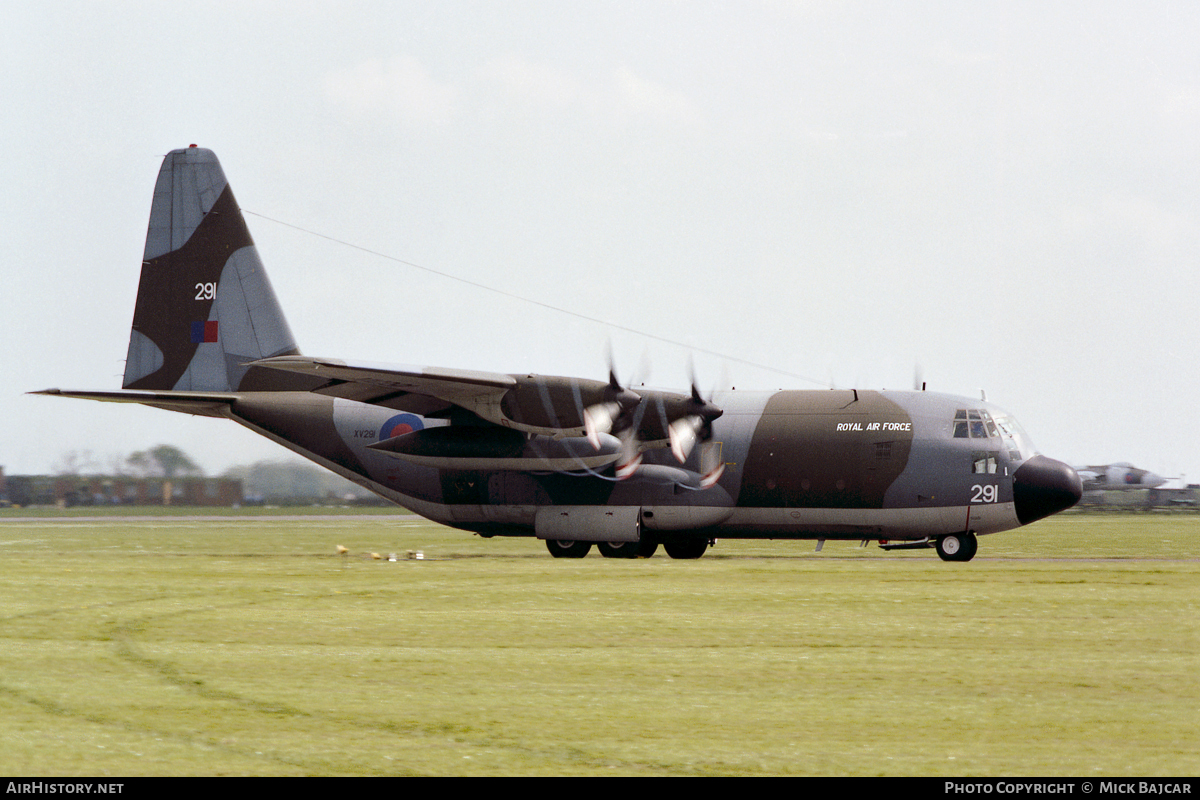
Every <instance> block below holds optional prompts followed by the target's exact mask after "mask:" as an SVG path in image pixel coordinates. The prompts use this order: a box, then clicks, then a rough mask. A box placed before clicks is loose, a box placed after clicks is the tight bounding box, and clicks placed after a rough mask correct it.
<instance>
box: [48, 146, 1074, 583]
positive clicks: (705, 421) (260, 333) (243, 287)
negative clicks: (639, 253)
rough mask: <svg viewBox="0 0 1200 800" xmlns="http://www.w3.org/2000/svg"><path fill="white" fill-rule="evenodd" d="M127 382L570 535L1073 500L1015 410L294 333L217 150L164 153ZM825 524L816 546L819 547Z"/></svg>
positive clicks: (799, 535)
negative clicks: (646, 380)
mask: <svg viewBox="0 0 1200 800" xmlns="http://www.w3.org/2000/svg"><path fill="white" fill-rule="evenodd" d="M122 386H123V388H122V389H121V390H120V391H64V390H59V389H49V390H46V391H45V392H43V393H44V394H52V395H61V396H65V397H78V398H86V399H92V400H105V401H113V402H125V403H142V404H145V405H149V406H155V407H157V408H164V409H169V410H171V411H181V412H185V413H188V414H200V415H205V416H211V417H223V418H227V419H232V420H234V421H235V422H238V423H240V424H242V425H245V426H246V427H248V428H250V429H251V430H253V431H256V432H258V433H260V434H262V435H264V436H266V437H268V438H270V439H272V440H274V441H276V442H278V443H279V444H281V445H283V446H284V447H287V448H289V449H291V450H293V451H295V452H297V453H299V454H301V455H303V456H305V457H307V458H309V459H312V460H313V461H315V462H317V463H318V464H321V465H323V466H325V467H328V468H329V469H331V470H333V471H334V472H336V473H338V474H339V475H342V476H344V477H346V478H348V479H350V480H351V481H354V482H355V483H357V484H359V485H361V486H364V487H366V488H368V489H370V490H371V491H373V492H376V493H378V494H380V495H382V496H383V497H385V498H387V499H388V500H391V501H393V502H395V503H397V504H399V505H401V506H404V507H406V508H408V509H411V510H412V511H415V512H417V513H418V514H421V515H423V516H425V517H428V518H429V519H431V520H434V521H436V522H439V523H443V524H445V525H450V526H453V527H455V528H460V529H463V530H467V531H473V532H475V533H478V534H481V535H483V536H495V535H505V536H536V537H537V538H539V539H543V540H545V541H546V544H547V547H548V549H549V550H550V552H551V553H552V554H554V555H555V556H559V557H568V558H577V557H582V556H584V555H586V554H587V553H588V552H589V551H590V549H591V547H592V545H593V544H595V545H597V547H598V549H599V550H600V552H601V553H602V554H603V555H604V556H606V557H612V558H625V557H636V556H647V557H648V556H650V555H652V554H653V553H654V552H655V550H656V548H657V547H658V545H659V544H662V545H663V547H664V548H665V550H666V552H667V554H668V555H670V556H671V557H673V558H697V557H699V556H701V555H702V554H703V553H704V552H705V550H706V549H707V547H708V546H709V545H710V544H711V543H712V542H714V541H715V539H716V538H717V537H724V538H758V539H768V538H769V539H809V540H813V539H815V540H818V541H822V542H823V541H824V540H826V539H830V540H853V541H862V542H863V543H864V544H865V543H866V542H868V541H871V540H878V541H879V542H880V544H881V545H883V546H884V547H885V548H889V549H890V548H917V547H933V548H936V550H937V553H938V555H939V556H941V558H942V559H944V560H947V561H969V560H970V559H971V558H972V557H973V556H974V555H975V552H976V547H977V540H976V537H977V536H978V535H982V534H988V533H996V532H998V531H1004V530H1009V529H1012V528H1016V527H1019V526H1021V525H1025V524H1028V523H1030V522H1033V521H1035V520H1038V519H1041V518H1043V517H1046V516H1049V515H1050V514H1054V513H1056V512H1058V511H1061V510H1063V509H1065V508H1069V507H1070V506H1072V505H1074V504H1075V503H1076V502H1078V500H1079V498H1080V493H1081V488H1080V480H1079V476H1078V475H1077V474H1076V473H1075V471H1074V470H1073V469H1072V468H1071V467H1070V466H1068V465H1067V464H1064V463H1062V462H1059V461H1055V460H1053V459H1050V458H1047V457H1046V456H1043V455H1040V454H1038V453H1037V451H1036V450H1034V448H1033V445H1032V444H1031V443H1030V440H1029V438H1028V437H1027V436H1026V435H1025V433H1024V432H1023V431H1022V430H1021V428H1020V427H1019V426H1018V425H1017V423H1016V421H1015V420H1014V419H1013V418H1012V417H1011V416H1010V415H1009V414H1007V413H1005V412H1003V411H1001V410H1000V409H998V408H996V407H994V406H992V405H991V404H989V403H987V402H983V401H979V400H969V399H965V398H961V397H952V396H948V395H942V394H935V393H933V392H924V391H913V392H898V391H860V390H844V391H843V390H832V389H830V390H812V391H777V392H746V391H736V392H735V391H718V392H714V393H713V395H712V396H711V397H710V398H708V399H705V398H704V397H702V396H701V394H700V392H698V391H697V390H696V388H695V386H694V381H693V387H692V390H691V392H690V393H686V394H685V393H678V394H677V393H672V392H664V391H649V390H644V389H641V388H638V389H637V390H635V389H633V388H630V387H625V386H622V385H621V384H620V383H619V381H618V380H617V378H616V376H615V375H614V374H613V373H612V372H611V371H610V374H609V379H608V381H598V380H587V379H582V378H566V377H548V376H542V375H521V374H518V375H510V374H501V373H491V372H476V371H466V370H456V369H441V368H434V367H414V366H392V365H384V364H373V363H362V362H354V361H342V360H335V359H329V358H312V357H308V356H303V355H301V354H300V351H299V350H298V349H297V347H296V342H295V340H294V339H293V337H292V332H291V330H290V329H289V327H288V324H287V321H286V320H285V318H284V315H283V312H282V310H281V309H280V307H279V303H278V301H277V300H276V297H275V293H274V291H273V290H272V288H271V284H270V282H269V280H268V279H267V275H266V272H265V271H264V270H263V266H262V262H261V261H260V259H259V256H258V252H257V249H256V248H255V245H254V242H253V241H252V240H251V238H250V234H249V231H248V230H247V228H246V223H245V220H244V219H243V217H242V213H241V210H240V209H239V207H238V204H237V203H236V201H235V200H234V197H233V194H232V192H231V191H230V188H229V184H228V182H227V181H226V179H225V174H224V172H223V170H222V169H221V166H220V164H219V162H218V161H217V158H216V156H215V155H214V154H213V153H212V152H211V151H209V150H205V149H202V148H198V147H196V146H194V145H193V146H191V147H189V148H185V149H180V150H175V151H173V152H171V153H169V154H168V155H167V156H166V158H165V160H164V162H163V165H162V169H161V170H160V172H159V176H158V182H157V184H156V186H155V189H154V198H153V202H152V205H151V211H150V225H149V230H148V233H147V236H146V250H145V256H144V259H143V261H142V271H141V282H140V285H139V288H138V296H137V302H136V305H135V308H134V315H133V330H132V332H131V334H130V339H129V352H128V358H127V360H126V366H125V376H124V381H123V384H122ZM819 546H820V545H818V547H819Z"/></svg>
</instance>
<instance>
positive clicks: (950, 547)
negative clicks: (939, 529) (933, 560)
mask: <svg viewBox="0 0 1200 800" xmlns="http://www.w3.org/2000/svg"><path fill="white" fill-rule="evenodd" d="M978 549H979V542H978V541H977V540H976V539H975V534H973V533H971V532H970V531H967V532H966V533H951V534H948V535H946V536H942V537H939V538H938V540H937V554H938V556H939V557H940V558H941V559H942V561H970V560H971V559H972V558H974V557H975V551H976V550H978Z"/></svg>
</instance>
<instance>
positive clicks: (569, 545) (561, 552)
mask: <svg viewBox="0 0 1200 800" xmlns="http://www.w3.org/2000/svg"><path fill="white" fill-rule="evenodd" d="M546 549H547V550H549V551H550V555H552V556H554V557H555V558H583V557H584V556H586V555H587V554H588V551H589V550H591V549H592V543H591V542H572V541H568V540H566V539H547V540H546Z"/></svg>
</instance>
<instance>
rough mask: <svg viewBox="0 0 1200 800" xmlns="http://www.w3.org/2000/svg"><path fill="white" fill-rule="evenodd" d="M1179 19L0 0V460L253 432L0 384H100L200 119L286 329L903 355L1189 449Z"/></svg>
mask: <svg viewBox="0 0 1200 800" xmlns="http://www.w3.org/2000/svg"><path fill="white" fill-rule="evenodd" d="M1198 43H1200V4H1196V3H1191V2H1153V1H1151V2H1141V3H1136V4H1135V3H1130V2H1077V3H1053V2H1051V3H1046V2H1030V3H1021V2H1010V1H1006V2H1002V3H961V2H945V3H918V2H912V3H892V2H879V3H873V2H852V1H848V2H833V1H832V0H831V1H830V2H784V1H783V0H777V1H775V2H749V1H747V2H738V3H708V2H648V1H647V0H639V2H631V3H618V2H611V3H609V2H592V3H562V2H503V3H496V2H460V3H455V2H436V3H435V2H429V1H428V0H426V2H417V3H404V2H360V3H354V2H336V3H334V2H329V3H326V2H287V3H283V2H279V3H259V2H252V1H250V0H241V1H240V2H230V3H226V2H207V3H203V4H170V5H168V4H162V3H149V2H147V3H136V2H80V3H54V2H48V3H39V4H32V3H21V4H18V3H6V4H4V5H3V7H2V9H0V98H3V104H4V110H5V113H4V115H3V121H2V122H0V145H2V146H3V153H4V155H3V159H2V160H0V176H2V177H3V186H4V191H3V193H2V195H0V203H2V204H3V205H2V207H0V242H2V243H3V247H2V250H0V253H2V255H3V262H2V266H0V269H2V270H3V275H4V286H3V290H2V292H0V297H2V298H3V299H2V300H0V336H2V342H3V346H2V347H0V376H2V377H0V389H2V390H3V391H2V392H0V404H2V411H3V419H4V420H5V424H4V426H3V430H2V432H0V466H3V467H4V468H5V471H6V472H7V473H8V474H27V473H42V472H47V471H50V470H52V469H53V468H54V467H55V466H56V464H58V463H60V461H61V459H62V458H63V456H64V454H65V453H69V452H72V451H74V452H76V453H89V454H90V456H91V458H92V459H94V460H95V461H96V462H98V463H99V464H100V465H101V466H107V465H108V464H109V463H111V462H112V461H113V460H115V459H120V458H123V457H124V456H125V455H128V454H129V453H130V452H132V451H135V450H140V449H145V448H148V447H152V446H154V445H156V444H159V443H164V442H166V443H171V444H175V445H177V446H179V447H182V448H183V449H184V450H185V451H187V452H188V453H190V454H192V455H193V457H195V458H196V460H197V461H198V462H199V463H200V464H201V465H202V466H203V467H204V468H205V470H206V471H208V472H209V473H210V474H213V473H219V472H220V471H222V470H224V469H225V468H227V467H228V466H230V465H233V464H237V463H246V462H250V461H254V460H258V459H261V458H269V457H282V456H284V455H285V454H286V452H285V451H284V450H283V449H282V448H279V447H278V446H277V445H274V444H272V443H270V442H268V441H266V440H264V439H259V438H258V437H256V436H254V435H253V434H251V433H249V432H248V431H245V430H244V429H242V428H240V427H239V426H237V425H235V424H233V423H225V422H222V421H219V420H211V419H203V418H190V417H187V416H183V415H179V414H171V413H169V412H165V411H159V410H156V409H149V408H143V407H138V406H128V407H126V406H116V405H112V404H102V403H88V402H85V401H72V400H63V399H55V398H47V397H38V396H29V395H25V394H24V392H27V391H30V390H36V389H43V388H47V387H55V386H57V387H62V388H73V389H114V388H118V387H119V386H120V383H121V374H122V372H123V371H124V358H125V352H126V348H127V345H128V340H129V324H130V320H131V319H132V314H133V303H134V297H135V294H136V289H137V279H138V273H139V263H140V260H141V254H142V248H143V244H144V240H145V234H146V222H147V217H148V214H149V210H150V196H151V191H152V189H153V186H154V180H155V178H156V176H157V172H158V168H159V164H160V162H161V158H162V156H163V154H165V153H166V152H167V151H168V150H171V149H173V148H177V147H185V146H187V145H188V144H191V143H197V144H199V145H200V146H202V147H208V148H211V149H213V150H214V151H215V152H216V153H217V155H218V157H219V158H220V159H221V162H222V164H223V166H224V168H225V172H226V175H227V176H228V177H229V180H230V183H231V185H232V186H233V190H234V192H235V193H236V196H237V199H238V201H239V203H240V204H241V206H242V207H243V209H244V210H246V211H247V212H252V213H249V214H248V215H247V220H248V222H249V224H250V228H251V232H252V234H253V235H254V238H255V240H256V241H257V243H258V246H259V251H260V253H261V255H262V258H263V261H264V262H265V264H266V266H267V270H268V272H269V274H270V276H271V279H272V282H273V284H274V287H275V290H276V293H277V294H278V295H279V298H280V300H281V303H282V305H283V307H284V310H285V311H286V313H287V315H288V318H289V322H290V323H291V327H292V330H293V332H294V333H295V335H296V338H297V340H298V342H299V345H300V348H301V350H302V351H303V352H305V353H306V354H310V355H317V356H329V357H343V358H360V359H369V360H375V361H386V362H394V363H404V364H427V365H436V366H445V367H461V368H470V369H482V370H489V371H497V372H540V373H546V374H562V375H579V376H586V377H594V378H598V379H603V378H604V377H605V374H606V372H605V371H606V368H607V365H606V355H605V349H606V343H607V342H608V341H611V342H612V349H613V352H614V357H615V359H616V362H617V367H618V370H619V372H620V373H621V375H622V377H629V376H632V375H634V374H638V375H642V376H647V377H648V382H649V383H651V384H654V385H657V386H661V387H664V388H678V389H683V388H685V387H686V386H687V382H688V367H687V364H688V358H689V356H694V361H695V365H696V367H695V368H696V372H697V375H698V378H699V382H700V384H701V385H702V386H705V387H707V386H712V385H717V384H726V385H733V386H736V387H737V388H739V389H742V388H761V389H775V388H819V387H820V386H821V385H822V384H829V383H833V384H836V385H837V386H839V387H847V388H848V387H857V388H863V389H867V388H910V387H911V385H912V383H913V376H914V370H916V369H918V368H919V370H920V372H921V374H922V375H923V378H924V380H925V381H926V382H927V383H928V384H929V388H930V389H931V390H938V391H945V392H951V393H955V394H963V395H968V396H973V397H978V396H979V392H980V390H981V389H982V390H986V392H987V397H988V399H989V400H991V401H993V402H995V403H997V404H999V405H1000V406H1002V407H1004V408H1006V409H1007V410H1009V411H1010V412H1012V413H1013V414H1014V415H1015V416H1016V417H1017V418H1018V419H1019V420H1020V421H1021V422H1022V424H1023V425H1024V427H1025V428H1026V430H1027V431H1028V432H1029V434H1030V435H1031V437H1032V438H1033V441H1034V442H1035V444H1036V445H1037V446H1038V447H1039V449H1040V450H1042V451H1043V452H1044V453H1046V454H1047V455H1050V456H1052V457H1055V458H1059V459H1062V460H1064V461H1068V462H1070V463H1073V464H1087V463H1107V462H1113V461H1130V462H1132V463H1134V464H1136V465H1137V466H1139V467H1143V468H1146V469H1151V470H1153V471H1155V472H1158V473H1159V474H1164V475H1178V474H1181V473H1186V474H1187V475H1188V476H1189V478H1190V479H1191V480H1197V479H1200V448H1198V447H1197V436H1196V434H1195V433H1194V431H1193V429H1192V425H1191V421H1192V419H1193V415H1194V413H1195V407H1196V403H1197V398H1198V397H1200V370H1198V369H1197V366H1196V349H1197V342H1198V340H1200V314H1198V313H1197V303H1198V300H1200V292H1198V289H1200V277H1198V276H1200V46H1198ZM274 220H279V221H282V222H285V223H287V225H281V224H279V223H277V222H275V221H274ZM288 226H296V227H288ZM297 228H300V229H303V230H297ZM305 231H314V232H317V233H320V234H323V235H325V236H328V237H332V238H333V239H337V240H341V241H343V242H349V243H352V244H354V245H357V246H359V247H361V248H366V249H367V250H371V251H375V252H376V253H380V254H384V255H386V256H390V257H391V258H385V257H381V256H380V255H372V254H370V253H367V252H364V251H363V250H360V249H354V248H352V247H349V246H346V245H343V244H337V243H335V242H333V241H330V240H329V239H323V238H319V237H317V236H315V235H313V234H311V233H306V232H305ZM402 262H411V263H413V264H419V265H421V266H424V267H427V268H429V269H432V270H436V271H439V272H443V273H448V274H451V275H454V276H458V277H460V278H462V279H465V280H467V281H472V282H475V283H480V284H486V285H489V286H494V287H496V288H498V289H502V290H504V291H505V292H509V293H512V294H516V295H519V296H522V297H526V298H529V299H531V300H534V301H536V303H530V302H524V301H521V300H514V299H511V298H508V297H505V296H502V295H498V294H495V293H491V292H487V291H484V290H481V289H478V288H473V287H471V286H469V285H466V284H464V283H460V282H456V281H454V280H452V279H449V278H446V277H441V276H439V275H436V274H431V273H429V272H426V271H422V270H420V269H416V268H414V267H412V266H409V265H407V264H405V263H402ZM538 303H540V304H545V305H538ZM546 305H549V306H553V307H558V308H562V309H568V310H572V311H575V312H578V313H580V314H583V315H586V316H588V317H595V318H600V319H603V320H607V321H609V322H610V323H611V325H607V326H606V325H602V324H597V323H594V322H588V321H585V320H581V319H579V318H577V317H572V316H570V315H568V314H564V313H561V312H558V311H555V310H552V309H550V308H547V307H546ZM626 329H635V330H637V331H641V332H644V333H645V334H648V335H649V336H640V335H636V334H633V333H629V332H627V330H626ZM649 337H658V338H649ZM662 339H666V340H670V341H673V342H679V343H681V345H675V344H668V343H665V342H663V341H662ZM705 351H716V352H719V353H723V354H726V355H727V356H728V357H727V358H719V357H715V356H711V355H708V354H706V352H705ZM745 362H752V363H753V364H760V365H764V366H768V367H771V368H774V369H775V370H779V371H780V372H772V371H768V370H766V369H761V368H757V367H754V366H751V365H748V364H747V363H745ZM799 376H803V377H799Z"/></svg>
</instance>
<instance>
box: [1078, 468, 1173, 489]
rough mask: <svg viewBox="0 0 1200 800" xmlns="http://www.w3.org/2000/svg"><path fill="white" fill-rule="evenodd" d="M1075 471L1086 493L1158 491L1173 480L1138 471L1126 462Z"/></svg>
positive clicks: (1141, 470) (1142, 470)
mask: <svg viewBox="0 0 1200 800" xmlns="http://www.w3.org/2000/svg"><path fill="white" fill-rule="evenodd" d="M1075 471H1076V472H1077V473H1079V478H1080V479H1081V480H1082V481H1083V490H1084V491H1085V492H1100V491H1108V492H1112V491H1128V490H1131V489H1156V488H1158V487H1159V486H1162V485H1163V484H1164V483H1166V482H1167V481H1169V480H1171V478H1164V477H1162V476H1161V475H1155V474H1154V473H1153V472H1149V471H1147V470H1144V469H1138V468H1137V467H1135V466H1133V464H1129V463H1127V462H1124V461H1121V462H1118V463H1116V464H1101V465H1100V466H1090V467H1075Z"/></svg>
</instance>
